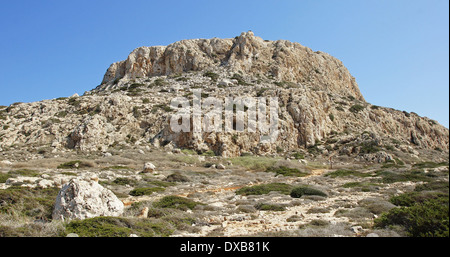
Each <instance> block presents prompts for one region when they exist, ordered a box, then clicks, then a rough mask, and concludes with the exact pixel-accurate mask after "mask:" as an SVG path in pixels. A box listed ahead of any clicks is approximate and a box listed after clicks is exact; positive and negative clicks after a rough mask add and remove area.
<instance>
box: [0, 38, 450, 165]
mask: <svg viewBox="0 0 450 257" xmlns="http://www.w3.org/2000/svg"><path fill="white" fill-rule="evenodd" d="M192 89H201V90H202V96H203V97H205V98H206V97H208V96H214V97H219V98H223V97H238V96H241V97H242V96H250V97H269V96H275V97H278V99H279V102H278V104H279V109H278V117H279V124H278V125H279V126H278V128H279V131H280V133H279V134H278V138H277V140H275V142H274V143H270V144H267V143H261V142H260V137H261V133H259V132H257V133H249V132H214V133H201V134H198V133H197V134H193V133H190V132H189V133H174V132H172V131H171V130H170V129H169V126H168V121H169V119H170V117H171V115H173V114H174V113H175V111H176V110H173V109H171V108H170V106H169V105H170V101H171V99H173V98H174V97H180V96H184V97H187V98H189V99H191V98H192ZM0 127H1V128H2V130H1V132H0V148H1V149H3V150H7V149H9V148H10V147H25V148H27V149H30V150H31V149H39V148H42V147H49V148H52V149H53V150H54V151H66V150H70V149H76V150H81V151H88V152H96V151H101V152H107V151H108V150H109V149H111V148H114V147H118V146H120V147H131V148H133V147H135V146H145V145H149V146H155V147H169V148H182V149H183V148H187V149H193V150H196V151H198V152H200V153H202V152H207V151H213V152H214V153H215V154H216V155H220V156H224V157H230V156H239V155H242V154H247V153H253V154H259V155H266V154H280V153H288V152H292V151H298V150H305V151H309V152H310V153H314V154H325V155H343V154H344V155H355V156H359V157H360V158H366V159H373V158H375V159H379V158H378V157H374V156H373V154H375V153H377V152H380V151H381V150H383V149H399V150H401V151H404V152H410V153H414V152H415V150H414V149H430V150H438V151H448V149H449V130H448V129H447V128H445V127H443V126H441V125H439V124H438V123H437V122H436V121H434V120H431V119H428V118H426V117H420V116H419V115H417V114H415V113H409V112H406V111H398V110H394V109H391V108H386V107H380V106H375V105H372V104H370V103H367V102H366V101H365V100H364V98H363V96H362V95H361V92H360V91H359V88H358V85H357V84H356V82H355V79H354V78H353V77H352V76H351V74H350V73H349V71H348V70H347V69H346V68H345V67H344V65H343V64H342V62H341V61H339V60H337V59H336V58H334V57H332V56H330V55H328V54H326V53H322V52H314V51H312V50H311V49H309V48H307V47H304V46H302V45H300V44H298V43H292V42H289V41H285V40H278V41H268V40H263V39H261V38H259V37H256V36H254V34H253V33H252V32H246V33H242V34H241V35H240V36H238V37H236V38H234V39H218V38H213V39H194V40H182V41H179V42H176V43H173V44H171V45H168V46H154V47H140V48H137V49H135V50H134V51H133V52H132V53H131V54H130V55H129V56H128V58H127V60H125V61H121V62H117V63H114V64H112V65H111V66H110V67H109V68H108V70H107V72H106V74H105V75H104V78H103V81H102V84H101V85H99V86H98V87H97V88H95V89H93V90H92V91H89V92H86V93H85V94H84V95H83V96H78V95H75V96H72V97H68V98H64V97H62V98H58V99H53V100H44V101H40V102H34V103H15V104H12V105H11V106H8V107H6V106H5V107H3V108H2V109H0ZM383 158H384V157H383Z"/></svg>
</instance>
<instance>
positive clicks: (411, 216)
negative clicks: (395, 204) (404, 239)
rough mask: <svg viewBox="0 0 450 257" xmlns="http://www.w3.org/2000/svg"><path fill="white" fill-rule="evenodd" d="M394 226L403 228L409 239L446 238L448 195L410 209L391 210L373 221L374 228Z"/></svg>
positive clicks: (447, 233)
mask: <svg viewBox="0 0 450 257" xmlns="http://www.w3.org/2000/svg"><path fill="white" fill-rule="evenodd" d="M408 204H409V203H408ZM394 225H399V226H402V227H404V228H405V229H406V231H407V235H408V236H411V237H448V236H449V198H448V195H447V196H442V197H439V198H436V199H428V200H426V201H424V202H421V203H416V204H413V205H412V206H410V207H400V208H394V209H391V210H390V211H389V212H387V213H383V214H382V215H381V217H379V218H377V219H375V220H374V226H375V227H379V228H385V227H388V226H394Z"/></svg>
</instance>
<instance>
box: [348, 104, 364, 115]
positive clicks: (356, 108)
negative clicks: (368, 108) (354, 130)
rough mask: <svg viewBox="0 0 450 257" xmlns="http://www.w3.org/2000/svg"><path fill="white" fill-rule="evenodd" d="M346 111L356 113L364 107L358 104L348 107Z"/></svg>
mask: <svg viewBox="0 0 450 257" xmlns="http://www.w3.org/2000/svg"><path fill="white" fill-rule="evenodd" d="M348 110H349V111H351V112H353V113H358V112H360V111H362V110H364V106H362V105H360V104H355V105H352V107H350V109H348Z"/></svg>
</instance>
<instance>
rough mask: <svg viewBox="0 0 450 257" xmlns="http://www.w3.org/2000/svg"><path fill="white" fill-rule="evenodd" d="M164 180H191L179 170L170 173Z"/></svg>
mask: <svg viewBox="0 0 450 257" xmlns="http://www.w3.org/2000/svg"><path fill="white" fill-rule="evenodd" d="M164 181H167V182H172V183H173V182H189V181H191V180H190V179H189V178H187V177H186V176H184V175H183V174H181V173H180V172H178V171H177V172H174V173H172V174H170V175H169V176H167V177H166V178H165V179H164Z"/></svg>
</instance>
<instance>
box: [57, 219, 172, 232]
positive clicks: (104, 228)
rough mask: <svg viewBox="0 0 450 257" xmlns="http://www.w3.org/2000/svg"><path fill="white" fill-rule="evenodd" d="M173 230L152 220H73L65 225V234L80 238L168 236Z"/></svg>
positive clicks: (162, 223)
mask: <svg viewBox="0 0 450 257" xmlns="http://www.w3.org/2000/svg"><path fill="white" fill-rule="evenodd" d="M173 231H174V229H173V227H172V226H170V224H169V223H168V222H163V221H155V220H152V219H137V218H122V217H96V218H90V219H85V220H73V221H71V222H70V223H68V224H67V225H66V232H65V233H66V234H68V233H76V234H78V235H79V236H81V237H128V236H130V234H136V235H138V236H141V237H154V236H169V235H171V234H172V233H173Z"/></svg>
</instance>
